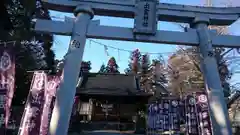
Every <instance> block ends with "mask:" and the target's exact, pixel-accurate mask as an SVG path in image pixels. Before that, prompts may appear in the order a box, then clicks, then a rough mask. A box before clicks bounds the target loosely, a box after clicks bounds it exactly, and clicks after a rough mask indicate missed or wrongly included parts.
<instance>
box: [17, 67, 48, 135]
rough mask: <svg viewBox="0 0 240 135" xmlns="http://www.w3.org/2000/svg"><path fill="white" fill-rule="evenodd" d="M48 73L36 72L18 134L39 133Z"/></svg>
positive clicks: (35, 134) (33, 134) (32, 134)
mask: <svg viewBox="0 0 240 135" xmlns="http://www.w3.org/2000/svg"><path fill="white" fill-rule="evenodd" d="M46 79H47V75H46V74H45V73H44V72H40V71H36V72H34V75H33V79H32V84H31V87H30V92H29V95H28V99H27V102H26V104H25V110H24V114H23V116H22V121H21V124H20V128H19V132H18V135H39V132H40V125H41V115H42V110H43V104H44V94H45V92H44V90H45V84H46Z"/></svg>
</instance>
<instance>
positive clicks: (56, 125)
mask: <svg viewBox="0 0 240 135" xmlns="http://www.w3.org/2000/svg"><path fill="white" fill-rule="evenodd" d="M74 15H75V16H76V18H75V20H74V25H73V29H72V36H71V41H70V44H69V49H68V52H67V54H66V57H65V61H64V73H63V76H64V77H63V79H62V81H61V83H60V88H59V90H58V92H57V95H56V102H55V106H54V109H53V113H52V118H51V122H50V129H49V134H50V135H67V132H68V128H69V121H70V116H71V112H72V106H73V102H74V96H75V94H76V85H77V81H78V78H79V72H80V68H81V62H82V57H83V52H84V48H85V43H86V33H87V29H88V25H89V23H90V21H91V19H92V18H93V16H94V12H93V10H92V9H91V7H90V6H86V5H79V6H77V8H76V9H75V11H74ZM59 29H61V28H59ZM66 82H67V83H66Z"/></svg>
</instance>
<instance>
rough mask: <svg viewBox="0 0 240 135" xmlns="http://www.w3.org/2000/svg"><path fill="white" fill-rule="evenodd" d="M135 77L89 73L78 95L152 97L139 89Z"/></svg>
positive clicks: (83, 80) (78, 90)
mask: <svg viewBox="0 0 240 135" xmlns="http://www.w3.org/2000/svg"><path fill="white" fill-rule="evenodd" d="M136 83H137V82H136V80H135V76H134V75H126V74H109V73H107V74H106V73H88V74H87V75H84V76H83V79H82V83H81V85H80V86H79V87H78V88H77V93H78V94H89V95H90V94H92V95H119V96H120V95H124V96H127V95H129V96H133V95H134V96H151V95H152V93H147V92H144V91H141V90H138V89H137V84H136Z"/></svg>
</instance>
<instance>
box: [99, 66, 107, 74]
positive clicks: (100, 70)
mask: <svg viewBox="0 0 240 135" xmlns="http://www.w3.org/2000/svg"><path fill="white" fill-rule="evenodd" d="M105 72H106V66H105V65H104V64H102V66H101V67H100V69H99V71H98V73H105Z"/></svg>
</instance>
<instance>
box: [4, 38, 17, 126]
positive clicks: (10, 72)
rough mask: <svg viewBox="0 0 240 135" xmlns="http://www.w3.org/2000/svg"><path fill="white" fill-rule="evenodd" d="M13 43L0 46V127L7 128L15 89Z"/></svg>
mask: <svg viewBox="0 0 240 135" xmlns="http://www.w3.org/2000/svg"><path fill="white" fill-rule="evenodd" d="M14 44H15V43H14V42H12V43H8V44H6V45H1V46H0V127H1V128H7V126H8V119H9V117H10V108H11V103H12V98H13V94H14V88H15V53H14V50H13V46H14Z"/></svg>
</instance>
